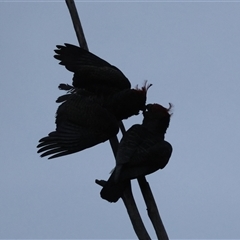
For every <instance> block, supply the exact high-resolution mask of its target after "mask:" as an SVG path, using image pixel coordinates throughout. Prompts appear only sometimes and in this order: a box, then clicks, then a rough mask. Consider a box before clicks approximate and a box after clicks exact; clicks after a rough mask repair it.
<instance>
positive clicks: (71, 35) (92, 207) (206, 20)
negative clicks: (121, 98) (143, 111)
mask: <svg viewBox="0 0 240 240" xmlns="http://www.w3.org/2000/svg"><path fill="white" fill-rule="evenodd" d="M77 8H78V12H79V15H80V18H81V21H82V25H83V28H84V31H85V35H86V38H87V41H88V45H89V48H90V51H92V52H93V53H95V54H96V55H98V56H100V57H101V58H103V59H105V60H107V61H108V62H110V63H112V64H114V65H116V66H117V67H118V68H120V69H121V70H122V71H123V72H124V74H125V75H126V76H127V77H128V78H129V79H130V81H131V83H132V86H135V85H137V84H139V85H140V86H141V85H142V84H143V82H144V80H146V79H147V80H148V81H149V83H152V84H153V86H152V87H151V88H150V89H149V92H148V103H154V102H157V103H161V104H163V105H165V106H168V102H171V103H173V104H174V114H173V117H172V119H171V123H170V127H169V129H168V132H167V134H166V140H167V141H169V142H170V143H171V144H172V146H173V149H174V151H173V155H172V157H171V159H170V162H169V164H168V165H167V166H166V168H165V169H163V170H161V171H158V172H156V173H154V174H152V175H151V176H148V177H147V179H148V181H149V183H150V185H151V187H152V191H153V193H154V196H155V199H156V201H157V204H158V207H159V211H160V213H161V216H162V219H163V222H164V224H165V227H166V230H167V232H168V234H169V237H170V238H171V239H174V238H178V239H180V238H181V239H183V238H195V239H196V238H205V239H209V238H215V239H219V238H240V227H239V223H240V207H239V202H240V192H239V191H240V190H239V182H240V174H239V169H240V163H239V155H240V147H239V137H240V136H239V135H240V134H239V133H240V127H239V126H240V125H239V122H240V114H239V104H240V94H239V90H240V83H239V77H240V67H239V66H240V14H239V12H240V3H230V2H225V3H203V2H201V3H199V2H198V3H194V2H191V3H190V2H188V3H186V2H179V3H170V2H155V3H146V2H145V3H143V2H141V3H140V2H136V3H133V2H132V3H126V2H125V3H120V2H118V3H116V2H111V3H110V2H101V3H100V2H98V3H96V2H89V3H87V2H77ZM0 32H1V40H0V66H1V71H0V81H1V83H0V86H1V87H0V91H1V94H0V101H1V105H0V107H1V111H0V112H1V125H0V132H1V139H0V146H1V151H0V161H1V165H0V191H1V195H0V238H78V239H83V238H88V239H89V238H92V239H97V238H101V239H103V238H105V239H107V238H109V239H113V238H118V239H123V238H125V239H126V238H136V236H135V233H134V232H133V229H132V226H131V224H130V221H129V218H128V215H127V213H126V211H125V207H124V205H123V203H122V201H119V202H118V203H116V204H110V203H108V202H106V201H104V200H102V199H101V198H100V196H99V191H100V187H99V186H98V185H96V184H95V183H94V180H95V179H96V178H98V179H107V178H108V176H109V172H110V170H111V169H112V168H113V166H114V159H113V154H112V152H111V148H110V145H109V143H108V142H106V143H103V144H100V145H98V146H96V147H94V148H91V149H88V150H85V151H82V152H80V153H77V154H74V155H70V156H67V157H62V158H59V159H56V160H51V161H48V160H47V159H46V158H43V159H41V158H40V157H39V155H38V154H37V153H36V151H37V150H36V145H37V142H38V140H39V139H40V138H41V137H43V136H46V134H48V133H49V132H50V131H52V130H54V128H55V125H54V120H55V119H54V118H55V112H56V109H57V106H58V105H57V104H56V103H55V100H56V98H57V97H58V96H59V95H60V94H62V92H61V91H59V90H58V88H57V87H58V84H59V83H62V82H63V83H71V77H72V74H71V73H69V72H68V71H67V70H66V69H65V68H64V67H62V66H59V65H58V61H56V60H55V59H54V58H53V54H54V52H53V50H54V48H55V45H56V44H63V43H65V42H67V43H72V44H77V40H76V36H75V32H74V30H73V27H72V23H71V20H70V17H69V13H68V10H67V7H66V5H65V3H64V2H63V1H61V2H34V1H33V2H30V3H28V2H19V3H9V2H8V3H6V2H0ZM141 120H142V116H141V115H139V116H136V117H133V118H132V119H130V120H127V121H125V122H124V124H125V126H126V127H127V128H128V127H130V126H131V125H132V124H134V123H139V122H141ZM133 191H134V195H135V198H136V201H137V203H138V206H139V209H140V211H141V213H142V215H143V219H144V221H145V222H146V226H147V228H148V230H149V232H150V234H151V236H152V237H155V234H154V231H153V229H152V227H151V224H150V223H149V220H148V217H147V214H146V211H145V208H146V207H145V205H144V204H143V200H142V196H141V194H140V192H139V189H138V186H137V184H136V183H135V182H134V183H133Z"/></svg>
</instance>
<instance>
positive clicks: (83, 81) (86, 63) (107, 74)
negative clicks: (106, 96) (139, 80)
mask: <svg viewBox="0 0 240 240" xmlns="http://www.w3.org/2000/svg"><path fill="white" fill-rule="evenodd" d="M57 48H58V49H56V50H55V53H57V55H55V56H54V57H55V58H56V59H58V60H60V63H59V64H61V65H64V66H65V67H66V68H67V69H68V70H69V71H71V72H74V76H73V86H74V87H76V88H86V89H88V90H90V91H93V92H95V91H96V90H98V89H99V88H103V87H104V88H108V91H109V92H110V90H111V92H110V93H112V92H114V91H118V90H123V89H127V88H130V87H131V84H130V82H129V80H128V79H127V78H126V77H125V75H124V74H123V73H122V72H121V71H120V70H119V69H118V68H116V67H115V66H113V65H111V64H109V63H108V62H106V61H105V60H103V59H101V58H99V57H98V56H96V55H94V54H93V53H91V52H88V51H86V50H84V49H82V48H80V47H77V46H74V45H71V44H67V43H65V46H61V45H57ZM105 91H107V90H105Z"/></svg>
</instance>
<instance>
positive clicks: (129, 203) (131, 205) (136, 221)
mask: <svg viewBox="0 0 240 240" xmlns="http://www.w3.org/2000/svg"><path fill="white" fill-rule="evenodd" d="M65 1H66V4H67V6H68V9H69V12H70V15H71V18H72V22H73V26H74V29H75V32H76V35H77V39H78V42H79V45H80V46H81V47H82V48H84V49H85V50H88V45H87V41H86V39H85V36H84V32H83V29H82V25H81V22H80V18H79V16H78V12H77V9H76V6H75V3H74V1H73V0H65ZM120 128H121V131H122V132H125V128H124V125H123V123H121V124H120ZM110 144H111V147H112V150H113V153H114V156H116V152H117V148H118V139H117V136H116V137H115V138H113V139H110ZM122 199H123V202H124V204H125V207H126V209H127V212H128V214H129V217H130V220H131V222H132V225H133V228H134V230H135V233H136V235H137V236H138V238H139V239H142V240H149V239H151V238H150V236H149V234H148V232H147V230H146V228H145V226H144V224H143V221H142V219H141V216H140V214H139V211H138V209H137V206H136V203H135V200H134V198H133V195H132V190H131V185H130V184H129V187H128V188H127V189H126V191H125V192H124V196H123V197H122Z"/></svg>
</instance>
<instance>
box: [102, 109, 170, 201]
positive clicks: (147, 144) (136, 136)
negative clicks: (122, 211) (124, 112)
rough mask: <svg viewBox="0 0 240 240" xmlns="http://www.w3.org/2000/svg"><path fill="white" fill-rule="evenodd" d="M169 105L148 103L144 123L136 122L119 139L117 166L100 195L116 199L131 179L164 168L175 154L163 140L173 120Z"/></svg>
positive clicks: (112, 199)
mask: <svg viewBox="0 0 240 240" xmlns="http://www.w3.org/2000/svg"><path fill="white" fill-rule="evenodd" d="M170 109H171V104H170V107H169V108H168V109H167V108H164V107H163V106H161V105H159V104H148V105H147V106H146V111H145V112H144V113H143V115H144V119H143V122H142V124H141V125H140V124H136V125H133V126H132V127H131V128H130V129H129V130H128V131H127V132H126V133H125V134H124V136H123V138H122V139H121V141H120V144H119V148H118V151H117V155H116V167H115V168H114V170H113V172H112V174H111V176H110V178H109V179H108V181H107V182H106V184H105V185H104V186H103V188H102V190H101V193H100V194H101V197H102V198H103V199H106V200H107V201H109V202H117V201H118V199H119V198H120V197H121V196H122V194H123V192H124V190H125V188H126V186H127V185H128V184H129V182H130V180H131V179H134V178H138V177H141V176H145V175H148V174H151V173H153V172H155V171H157V170H158V169H162V168H164V167H165V166H166V164H167V163H168V161H169V159H170V156H171V154H172V146H171V144H170V143H168V142H167V141H165V140H164V135H165V133H166V130H167V128H168V126H169V122H170V117H171V114H170Z"/></svg>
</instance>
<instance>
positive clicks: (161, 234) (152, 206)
mask: <svg viewBox="0 0 240 240" xmlns="http://www.w3.org/2000/svg"><path fill="white" fill-rule="evenodd" d="M138 184H139V186H140V189H141V192H142V195H143V198H144V201H145V203H146V206H147V212H148V216H149V218H150V220H151V222H152V224H153V227H154V229H155V232H156V235H157V237H158V239H163V240H168V239H169V238H168V235H167V232H166V230H165V228H164V225H163V222H162V220H161V217H160V214H159V211H158V208H157V204H156V202H155V200H154V197H153V194H152V191H151V188H150V186H149V184H148V182H147V180H146V177H141V178H138Z"/></svg>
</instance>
